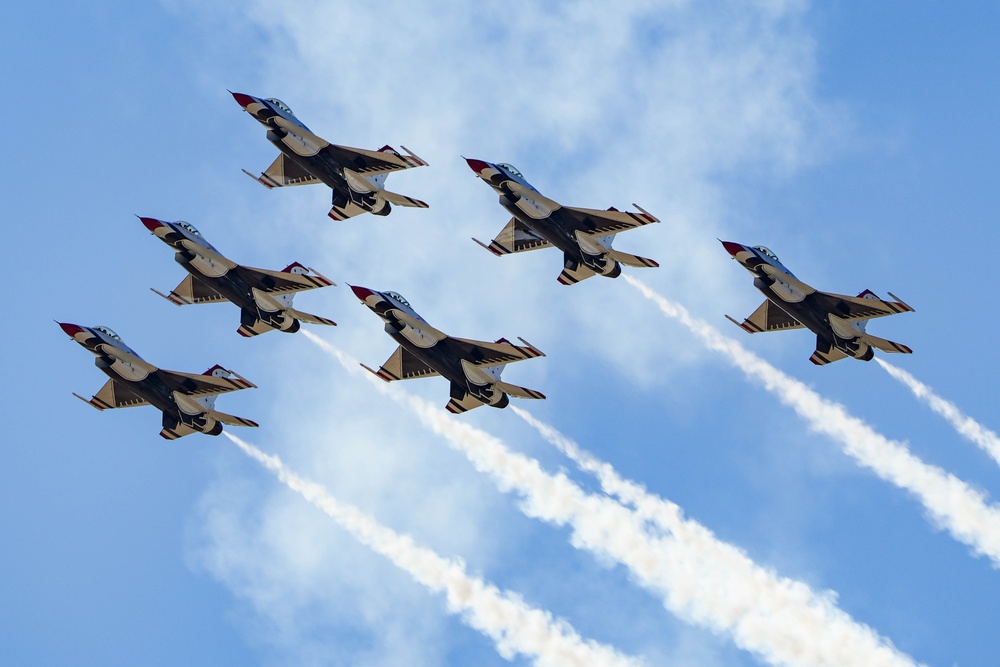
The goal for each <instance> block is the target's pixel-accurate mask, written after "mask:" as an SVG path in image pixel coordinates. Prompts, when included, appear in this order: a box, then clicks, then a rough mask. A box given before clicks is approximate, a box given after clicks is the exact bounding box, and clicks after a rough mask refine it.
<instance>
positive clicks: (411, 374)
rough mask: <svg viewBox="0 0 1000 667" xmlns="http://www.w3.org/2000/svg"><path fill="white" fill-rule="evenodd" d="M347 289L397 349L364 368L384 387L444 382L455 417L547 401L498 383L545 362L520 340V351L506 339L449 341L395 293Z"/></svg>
mask: <svg viewBox="0 0 1000 667" xmlns="http://www.w3.org/2000/svg"><path fill="white" fill-rule="evenodd" d="M351 289H352V290H353V291H354V294H355V295H356V296H357V297H358V298H359V299H361V301H362V302H363V303H364V304H365V305H366V306H368V307H369V308H370V309H371V310H372V311H374V312H375V314H376V315H378V316H379V317H381V318H382V320H383V321H385V332H386V333H387V334H389V336H391V337H392V339H393V340H395V341H396V342H397V343H399V347H398V348H396V351H395V352H393V353H392V356H391V357H389V360H388V361H386V362H385V363H384V364H382V367H381V368H379V369H378V370H377V371H373V370H372V369H370V368H368V367H367V366H365V365H364V364H362V366H363V367H364V368H365V370H367V371H370V372H371V373H374V374H375V375H377V376H378V377H380V378H382V379H383V380H385V381H386V382H392V381H394V380H409V379H411V378H422V377H432V376H435V375H441V376H444V377H445V378H446V379H448V380H449V381H450V382H451V400H449V401H448V405H446V406H445V407H446V409H447V410H448V411H449V412H453V413H456V414H457V413H461V412H466V411H468V410H471V409H473V408H478V407H479V406H481V405H491V406H493V407H495V408H505V407H507V404H508V403H509V402H510V399H509V398H508V395H509V396H516V397H518V398H545V396H544V395H543V394H542V393H541V392H539V391H535V390H534V389H526V388H524V387H518V386H517V385H513V384H508V383H506V382H503V381H501V380H500V373H501V372H502V371H503V369H504V366H506V365H507V364H509V363H513V362H515V361H521V360H522V359H533V358H535V357H544V356H545V355H544V354H542V353H541V352H540V351H539V350H537V349H536V348H535V347H534V346H533V345H531V343H529V342H528V341H526V340H524V339H523V338H519V339H518V340H520V341H521V342H522V343H524V347H522V346H520V345H514V344H513V343H511V342H510V341H508V340H507V339H505V338H501V339H500V340H498V341H497V342H495V343H486V342H482V341H478V340H466V339H464V338H452V337H451V336H448V335H446V334H444V333H442V332H440V331H438V330H437V329H435V328H434V327H432V326H431V325H429V324H427V321H426V320H424V318H422V317H420V315H418V314H417V312H416V311H415V310H413V308H412V307H411V306H410V304H409V303H408V302H407V301H406V299H404V298H403V297H402V296H400V295H399V294H397V293H395V292H376V291H375V290H370V289H368V288H367V287H355V286H351Z"/></svg>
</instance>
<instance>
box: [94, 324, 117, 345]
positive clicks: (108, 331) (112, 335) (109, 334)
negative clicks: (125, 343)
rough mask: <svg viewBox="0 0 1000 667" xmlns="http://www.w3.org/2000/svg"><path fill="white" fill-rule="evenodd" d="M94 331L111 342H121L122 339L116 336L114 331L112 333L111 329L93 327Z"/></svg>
mask: <svg viewBox="0 0 1000 667" xmlns="http://www.w3.org/2000/svg"><path fill="white" fill-rule="evenodd" d="M94 329H96V330H97V331H100V332H101V333H102V334H104V335H105V336H107V337H108V338H110V339H111V340H116V341H118V342H119V343H121V342H122V337H121V336H119V335H118V334H116V333H115V332H114V331H112V330H111V329H109V328H107V327H94Z"/></svg>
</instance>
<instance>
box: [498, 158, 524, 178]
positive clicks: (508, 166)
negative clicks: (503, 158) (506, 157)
mask: <svg viewBox="0 0 1000 667" xmlns="http://www.w3.org/2000/svg"><path fill="white" fill-rule="evenodd" d="M497 166H498V167H503V168H504V169H506V170H507V171H509V172H510V173H511V174H513V175H514V176H517V177H518V178H524V175H523V174H522V173H521V172H519V171H518V170H517V169H516V168H515V167H514V165H512V164H507V163H506V162H498V163H497Z"/></svg>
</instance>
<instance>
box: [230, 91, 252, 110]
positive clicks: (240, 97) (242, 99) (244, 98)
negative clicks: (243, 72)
mask: <svg viewBox="0 0 1000 667" xmlns="http://www.w3.org/2000/svg"><path fill="white" fill-rule="evenodd" d="M229 92H230V93H232V96H233V98H235V100H236V101H237V102H238V103H239V105H240V106H241V107H243V108H244V109H246V108H247V107H248V106H250V105H251V104H253V103H254V102H256V101H257V100H255V99H254V98H252V97H250V96H249V95H244V94H243V93H233V92H232V91H229Z"/></svg>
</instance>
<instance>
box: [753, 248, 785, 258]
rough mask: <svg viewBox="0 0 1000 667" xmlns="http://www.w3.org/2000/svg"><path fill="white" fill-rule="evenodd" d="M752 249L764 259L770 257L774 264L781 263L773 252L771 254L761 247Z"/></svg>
mask: <svg viewBox="0 0 1000 667" xmlns="http://www.w3.org/2000/svg"><path fill="white" fill-rule="evenodd" d="M753 249H754V250H756V251H757V252H759V253H760V254H762V255H764V256H765V257H770V258H771V259H773V260H774V261H776V262H780V261H781V260H780V259H778V256H777V255H775V254H774V253H773V252H771V251H770V250H768V249H767V248H765V247H764V246H762V245H758V246H754V248H753Z"/></svg>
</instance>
